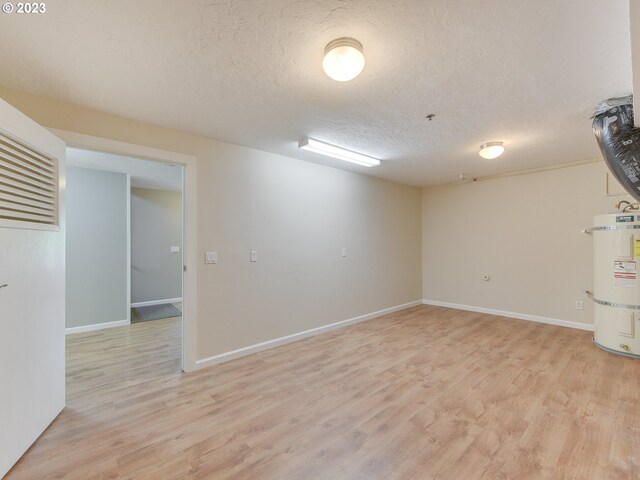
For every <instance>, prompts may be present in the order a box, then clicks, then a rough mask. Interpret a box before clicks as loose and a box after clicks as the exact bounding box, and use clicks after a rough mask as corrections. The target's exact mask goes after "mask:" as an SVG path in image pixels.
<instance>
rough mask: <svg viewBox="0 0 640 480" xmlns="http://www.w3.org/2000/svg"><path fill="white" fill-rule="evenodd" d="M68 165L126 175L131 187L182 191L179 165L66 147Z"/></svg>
mask: <svg viewBox="0 0 640 480" xmlns="http://www.w3.org/2000/svg"><path fill="white" fill-rule="evenodd" d="M67 165H69V166H71V167H82V168H91V169H94V170H105V171H108V172H119V173H128V174H129V175H130V176H131V186H132V187H140V188H153V189H156V190H174V191H182V167H180V166H178V165H172V164H169V163H163V162H153V161H150V160H142V159H140V158H132V157H125V156H122V155H114V154H111V153H104V152H94V151H92V150H83V149H78V148H67Z"/></svg>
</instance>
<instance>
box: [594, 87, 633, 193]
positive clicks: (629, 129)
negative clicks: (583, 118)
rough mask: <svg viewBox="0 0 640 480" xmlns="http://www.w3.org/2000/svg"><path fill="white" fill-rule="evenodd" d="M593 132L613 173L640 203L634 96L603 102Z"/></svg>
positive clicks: (597, 113)
mask: <svg viewBox="0 0 640 480" xmlns="http://www.w3.org/2000/svg"><path fill="white" fill-rule="evenodd" d="M593 131H594V133H595V134H596V139H597V140H598V145H599V146H600V150H601V151H602V156H603V157H604V160H605V162H607V166H608V167H609V170H611V173H613V175H614V176H615V177H616V179H617V180H618V182H620V184H621V185H622V186H623V187H624V189H625V190H626V191H627V192H629V194H630V195H631V196H632V197H633V198H635V199H636V200H638V201H640V128H636V127H635V126H634V125H633V96H632V95H628V96H626V97H617V98H610V99H609V100H605V101H604V102H602V103H601V104H600V105H599V106H598V108H596V111H595V113H594V114H593Z"/></svg>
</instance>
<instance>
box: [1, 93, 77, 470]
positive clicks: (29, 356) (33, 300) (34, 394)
mask: <svg viewBox="0 0 640 480" xmlns="http://www.w3.org/2000/svg"><path fill="white" fill-rule="evenodd" d="M64 162H65V144H64V142H63V141H62V140H60V139H59V138H58V137H56V136H54V135H53V134H51V133H50V132H49V131H47V130H46V129H44V128H43V127H41V126H40V125H38V124H37V123H35V122H34V121H32V120H31V119H29V118H28V117H27V116H25V115H24V114H22V113H21V112H19V111H18V110H16V109H15V108H13V107H12V106H10V105H9V104H8V103H6V102H5V101H4V100H1V99H0V287H1V288H0V478H1V477H2V476H4V475H5V474H6V473H7V472H8V471H9V469H10V468H11V467H12V466H13V465H14V464H15V463H16V462H17V461H18V459H19V458H20V457H21V456H22V455H23V454H24V452H25V451H26V450H27V449H28V448H29V447H30V446H31V444H33V442H34V441H35V440H36V439H37V438H38V436H39V435H40V434H41V433H42V432H43V431H44V430H45V429H46V428H47V426H48V425H49V424H50V423H51V422H52V421H53V420H54V419H55V418H56V416H57V415H58V414H59V413H60V411H61V410H62V409H63V408H64V401H65V388H64V387H65V358H64V345H65V339H64V308H65V307H64V283H65V278H64V277H65V267H64V265H65V262H64V249H65V241H64V209H63V206H64V203H63V197H64V179H65V177H64Z"/></svg>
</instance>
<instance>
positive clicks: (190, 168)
mask: <svg viewBox="0 0 640 480" xmlns="http://www.w3.org/2000/svg"><path fill="white" fill-rule="evenodd" d="M48 130H49V131H51V132H52V133H53V134H54V135H57V136H58V137H60V138H61V139H62V140H64V141H65V142H66V143H67V146H68V147H76V148H84V149H88V150H97V151H100V152H107V153H114V154H117V155H125V156H129V157H137V158H143V159H145V160H152V161H156V162H168V163H174V164H178V165H182V166H184V170H183V171H184V192H183V194H182V195H183V198H184V205H183V212H184V218H183V222H184V238H183V258H184V264H185V265H186V267H187V269H186V272H185V273H184V275H183V279H184V281H183V291H182V370H184V371H185V372H191V371H193V370H195V369H196V360H197V352H196V346H197V343H196V335H197V319H198V303H197V295H198V284H197V281H198V276H197V261H198V244H197V219H198V216H197V213H198V209H197V206H198V205H197V199H198V197H197V194H196V187H197V177H196V170H197V158H196V157H194V156H192V155H184V154H182V153H176V152H171V151H168V150H160V149H157V148H152V147H145V146H142V145H136V144H133V143H126V142H120V141H118V140H111V139H108V138H101V137H94V136H92V135H85V134H82V133H76V132H70V131H67V130H58V129H55V128H49V129H48Z"/></svg>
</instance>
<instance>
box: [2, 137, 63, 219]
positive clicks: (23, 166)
mask: <svg viewBox="0 0 640 480" xmlns="http://www.w3.org/2000/svg"><path fill="white" fill-rule="evenodd" d="M16 222H27V223H16ZM3 224H7V225H10V226H21V225H22V226H24V228H30V225H39V226H40V227H42V228H47V227H50V228H56V227H57V225H58V161H57V160H56V159H55V158H53V157H50V156H49V155H46V154H44V153H42V152H39V151H38V150H35V149H34V148H32V147H30V146H28V145H25V144H24V143H23V142H21V141H20V140H18V139H16V138H13V137H11V136H9V135H7V134H6V133H5V132H2V131H0V226H2V225H3Z"/></svg>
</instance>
